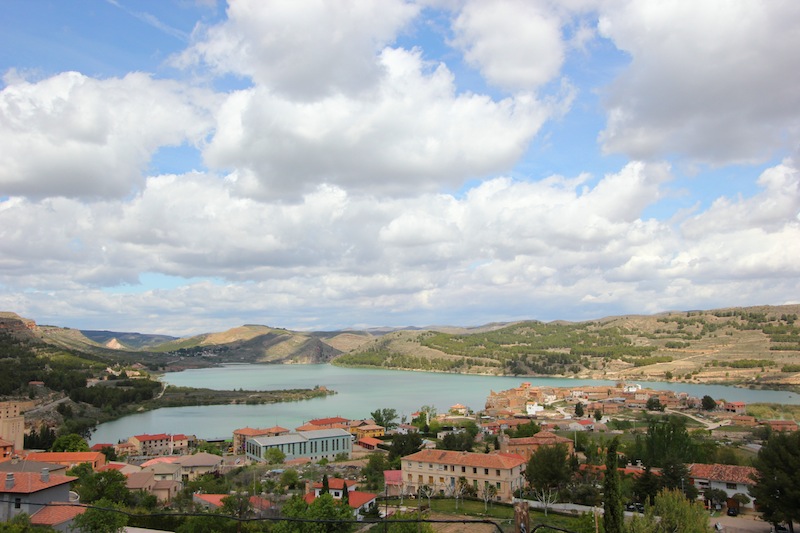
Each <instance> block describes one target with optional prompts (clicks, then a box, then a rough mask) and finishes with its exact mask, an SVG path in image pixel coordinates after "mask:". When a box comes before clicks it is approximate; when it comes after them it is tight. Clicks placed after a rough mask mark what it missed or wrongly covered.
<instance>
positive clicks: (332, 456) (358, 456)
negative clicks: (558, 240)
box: [0, 383, 797, 530]
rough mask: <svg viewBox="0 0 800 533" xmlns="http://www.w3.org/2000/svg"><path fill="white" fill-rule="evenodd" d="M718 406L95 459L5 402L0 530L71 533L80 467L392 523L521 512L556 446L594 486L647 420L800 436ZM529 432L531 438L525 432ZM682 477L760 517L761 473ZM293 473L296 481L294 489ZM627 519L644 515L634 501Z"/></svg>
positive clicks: (330, 430)
mask: <svg viewBox="0 0 800 533" xmlns="http://www.w3.org/2000/svg"><path fill="white" fill-rule="evenodd" d="M709 400H710V398H708V397H704V398H694V397H690V396H688V395H686V394H682V393H674V392H672V391H663V390H661V391H659V390H652V389H648V388H642V387H641V386H639V385H636V384H624V383H620V384H618V385H617V386H612V387H609V386H594V387H580V388H547V387H534V386H531V384H530V383H522V384H521V385H520V386H519V387H516V388H513V389H509V390H505V391H501V392H494V391H492V392H491V393H490V395H489V396H488V398H487V399H486V403H485V405H484V406H483V408H481V409H478V410H475V409H472V408H470V407H468V406H465V405H462V404H459V403H456V404H454V405H452V406H451V407H450V408H449V409H448V411H447V412H446V413H436V411H435V409H433V408H431V407H430V406H425V407H423V408H422V409H421V410H420V411H419V412H416V413H413V414H412V420H411V421H410V422H407V421H406V420H401V421H398V420H397V415H396V413H395V412H394V410H393V409H387V408H384V409H382V410H381V409H378V410H377V411H374V412H373V413H372V415H378V416H375V417H373V418H365V419H359V420H351V419H347V418H343V417H339V416H330V417H326V418H318V419H313V420H309V421H307V422H306V423H305V424H303V425H301V426H299V427H296V428H292V429H290V428H283V427H279V426H273V427H268V428H251V427H244V428H239V429H237V430H235V431H234V432H233V434H232V435H231V438H230V439H229V440H228V439H226V440H221V441H203V440H199V439H197V438H196V437H195V436H193V435H184V434H169V433H159V434H139V435H133V436H130V437H129V438H128V439H126V440H123V441H121V442H117V443H98V444H95V445H94V446H92V447H91V449H88V446H87V450H86V451H38V450H25V449H24V447H23V436H24V433H25V417H24V413H21V412H20V408H19V404H17V403H15V402H3V403H2V404H0V452H1V453H2V462H0V471H2V472H4V477H5V484H4V487H3V488H2V489H0V490H2V491H3V492H4V494H3V495H2V496H3V498H5V499H6V500H9V501H12V502H14V505H13V506H11V507H9V508H6V507H3V508H2V510H1V511H0V519H2V520H9V519H11V518H13V516H14V515H16V514H18V513H27V514H29V515H30V516H31V521H32V523H35V524H42V525H49V526H51V527H55V528H56V529H60V530H67V529H66V528H67V527H68V526H69V525H70V523H71V520H72V519H73V518H74V517H75V516H77V515H78V514H80V513H81V512H82V511H84V510H85V508H83V507H80V506H73V507H67V508H62V507H52V506H48V505H43V504H48V503H58V502H61V503H69V502H73V503H77V502H78V501H79V499H80V497H79V495H78V494H77V493H76V492H75V491H73V490H72V484H73V483H74V482H76V480H78V477H76V476H75V475H73V474H74V473H75V470H74V469H76V467H79V466H81V465H84V466H83V468H84V469H86V470H87V471H89V472H91V473H94V474H97V473H102V472H108V471H115V472H118V473H120V474H121V475H122V476H124V483H125V487H126V488H127V489H128V490H129V491H132V492H136V493H139V494H146V495H150V496H151V497H152V498H153V499H154V500H155V501H156V502H157V504H158V505H159V506H162V507H166V508H169V507H170V506H171V505H174V503H175V501H176V500H177V499H178V498H179V497H180V495H181V493H182V492H185V489H186V488H187V487H190V486H197V483H198V481H199V480H202V479H205V478H206V477H212V478H213V477H218V476H224V475H230V474H231V473H232V472H234V471H241V470H242V469H245V468H252V469H253V472H254V473H257V475H258V476H259V480H258V481H259V483H258V485H259V486H261V487H262V488H267V487H268V488H270V489H271V490H261V491H260V492H259V493H254V494H251V495H250V505H251V508H252V512H253V513H255V514H258V515H261V516H272V517H276V516H280V512H281V511H280V509H281V505H282V503H284V502H286V501H287V498H288V497H289V496H290V495H291V494H301V495H302V496H303V498H304V499H305V501H306V502H307V503H311V502H313V501H314V500H315V499H316V498H318V497H319V496H320V493H321V491H323V492H329V493H330V494H331V495H332V496H333V498H334V499H339V500H342V499H344V500H345V501H346V503H347V504H348V505H349V507H350V508H351V509H352V513H353V517H354V518H356V519H358V520H363V519H364V518H366V517H380V516H385V515H386V514H389V513H390V511H391V510H390V509H389V507H388V506H382V505H381V504H380V502H381V501H385V500H386V499H387V498H395V499H397V498H399V502H400V503H398V506H397V507H393V509H394V510H396V509H398V508H399V505H401V503H402V502H403V500H404V498H405V499H406V500H405V501H406V502H408V499H407V498H409V497H411V498H414V499H416V500H417V502H419V501H420V500H421V499H423V498H424V497H427V498H428V499H430V498H431V497H442V498H456V499H458V498H459V497H470V496H471V497H474V498H477V499H483V500H484V501H485V502H487V503H488V502H489V501H491V502H492V503H494V502H500V503H506V504H508V503H512V502H514V501H518V500H519V499H520V498H522V497H523V495H525V493H526V489H529V488H530V484H529V481H528V479H527V478H526V475H527V474H526V469H528V465H529V463H530V462H531V459H532V458H535V457H536V454H537V452H538V451H539V450H541V449H543V448H547V447H555V446H561V447H563V448H564V449H565V451H566V453H567V455H568V456H571V457H576V461H578V462H579V463H580V467H579V469H578V471H577V472H576V474H575V475H583V476H584V479H591V478H590V477H589V478H587V477H586V476H587V474H589V473H594V474H597V473H598V472H600V473H601V474H602V465H598V464H591V461H590V460H589V459H590V458H589V457H588V455H589V453H588V452H589V450H590V448H591V447H588V448H587V442H592V443H593V444H592V445H593V446H597V445H598V443H602V442H604V441H607V440H608V439H610V438H612V437H613V436H615V435H626V434H627V435H631V434H636V433H639V434H641V432H643V431H645V430H646V428H647V424H646V422H644V420H645V418H642V416H643V415H647V413H650V414H657V415H658V414H661V413H665V414H672V415H674V416H680V417H683V418H685V419H686V420H687V421H688V422H690V423H691V424H692V427H694V428H697V429H699V430H701V431H703V432H705V433H706V434H707V435H708V436H709V438H711V439H714V440H716V441H717V442H719V443H725V445H726V446H730V447H735V448H737V449H738V450H741V451H742V452H744V453H745V454H750V455H751V456H754V455H755V453H756V452H757V451H758V449H759V446H760V444H759V442H760V439H759V438H758V436H759V432H760V431H761V432H764V431H766V432H794V431H797V424H796V422H795V421H793V420H758V419H756V418H755V417H753V416H750V415H747V414H746V412H747V405H745V404H744V403H743V402H735V401H734V402H726V401H717V400H713V401H712V402H709ZM375 418H379V420H375ZM637 420H638V421H640V423H639V425H638V427H637V425H636V424H637ZM381 424H383V425H381ZM530 428H535V430H532V431H527V432H524V433H523V430H525V429H530ZM620 428H623V429H620ZM519 435H524V436H519ZM409 436H413V437H414V439H415V440H411V439H410V438H409ZM590 436H591V437H590ZM590 438H591V439H593V440H588V439H590ZM448 440H449V443H450V444H452V442H454V441H457V440H460V441H461V442H463V441H466V442H467V445H466V446H464V445H459V446H457V447H456V448H457V449H446V448H453V446H452V445H447V443H448ZM403 442H414V443H417V444H412V448H410V449H407V450H406V451H408V453H403V454H402V455H400V456H399V457H395V459H396V460H395V461H394V466H393V467H390V463H389V461H384V460H383V459H380V461H373V460H372V459H371V457H372V456H377V457H385V456H387V455H388V457H390V458H391V457H392V452H393V451H395V452H396V451H397V449H398V443H403ZM443 444H444V445H443ZM84 445H85V442H84ZM395 455H397V454H396V453H395ZM739 462H740V463H745V461H739ZM371 464H380V465H386V469H385V470H383V471H382V479H380V480H378V481H377V482H376V481H375V480H374V479H372V480H370V482H369V483H367V482H366V474H365V472H366V470H367V469H368V465H371ZM686 466H687V471H688V479H686V480H685V483H688V484H691V485H692V486H694V487H695V488H696V489H697V490H696V494H697V498H699V499H700V501H702V502H703V503H704V505H705V506H706V507H707V508H708V509H709V510H710V512H714V511H715V510H717V511H720V512H722V511H725V510H727V513H728V515H731V516H735V515H739V514H740V513H742V514H744V515H748V514H749V515H757V512H756V505H755V502H754V498H753V497H752V496H751V494H750V489H751V487H752V486H753V484H754V483H755V474H756V471H755V469H754V468H753V467H752V466H748V465H746V464H721V463H692V464H688V465H686ZM654 470H655V472H656V473H657V472H658V469H654ZM622 471H623V473H624V474H625V475H626V476H629V477H632V478H635V477H637V476H640V475H642V474H643V473H644V471H645V467H644V466H643V465H642V464H641V462H638V463H629V464H625V465H623V467H622ZM287 472H293V473H294V474H293V475H290V476H288V481H287V475H286V474H287ZM254 476H255V474H254ZM314 476H323V477H324V479H323V477H319V478H315V477H314ZM254 484H255V477H254ZM710 490H716V491H717V494H720V493H719V491H722V493H723V494H724V498H717V497H713V498H712V497H709V494H711V492H709V491H710ZM228 496H229V494H228V493H209V492H207V491H205V490H202V489H200V490H196V491H194V492H192V494H191V502H192V504H193V506H194V507H195V508H200V509H206V510H210V511H214V510H219V509H220V508H221V507H222V505H223V503H222V500H223V499H224V498H226V497H228ZM530 503H531V505H532V506H535V505H536V503H535V502H533V501H531V502H530ZM67 509H68V510H67ZM630 509H631V510H636V509H641V508H640V507H638V506H634V503H633V502H632V503H631V504H630Z"/></svg>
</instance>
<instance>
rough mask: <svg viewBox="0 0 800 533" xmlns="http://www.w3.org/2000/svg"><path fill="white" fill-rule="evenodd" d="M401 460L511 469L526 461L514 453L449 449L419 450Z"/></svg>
mask: <svg viewBox="0 0 800 533" xmlns="http://www.w3.org/2000/svg"><path fill="white" fill-rule="evenodd" d="M402 460H403V461H418V462H421V463H438V464H454V465H460V466H471V467H478V468H500V469H511V468H514V467H517V466H520V465H522V464H525V462H526V461H525V458H524V457H522V456H521V455H517V454H515V453H472V452H454V451H449V450H421V451H419V452H417V453H412V454H411V455H406V456H405V457H403V458H402Z"/></svg>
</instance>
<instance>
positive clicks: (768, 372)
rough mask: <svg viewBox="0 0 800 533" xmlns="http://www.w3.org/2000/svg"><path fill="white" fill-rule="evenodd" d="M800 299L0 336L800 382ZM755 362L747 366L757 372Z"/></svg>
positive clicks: (233, 358)
mask: <svg viewBox="0 0 800 533" xmlns="http://www.w3.org/2000/svg"><path fill="white" fill-rule="evenodd" d="M798 314H800V305H785V306H753V307H746V308H724V309H717V310H711V311H670V312H664V313H659V314H656V315H624V316H615V317H606V318H602V319H598V320H593V321H586V322H568V321H563V320H558V321H552V322H548V323H544V322H540V321H518V322H508V323H502V322H493V323H489V324H486V325H483V326H477V327H458V326H429V327H407V328H370V329H365V330H342V331H317V332H298V331H291V330H287V329H283V328H273V327H269V326H263V325H257V324H246V325H242V326H237V327H234V328H231V329H228V330H225V331H221V332H212V333H204V334H201V335H194V336H190V337H183V338H179V337H173V336H169V335H153V334H142V333H131V332H119V331H105V330H102V331H101V330H76V329H71V328H61V327H57V326H38V325H36V323H35V322H34V321H33V320H30V319H26V318H22V317H20V316H19V315H17V314H15V313H2V312H0V333H2V332H5V333H10V334H12V335H14V336H18V337H20V338H26V339H30V340H33V341H36V342H37V343H43V344H45V345H48V346H51V347H55V348H58V349H62V350H66V351H68V352H70V353H72V354H77V355H78V356H81V355H80V354H86V357H87V358H88V359H90V360H92V361H96V362H97V361H106V362H107V364H111V363H114V362H120V363H125V364H128V363H133V362H141V363H143V364H145V365H147V366H149V367H150V368H152V369H162V370H177V369H181V368H191V367H201V366H213V365H217V364H222V363H273V364H313V363H328V362H333V363H335V364H338V365H342V366H366V367H380V368H395V369H406V370H429V371H430V370H433V371H444V372H459V373H472V374H504V375H521V376H526V375H527V376H538V375H548V376H569V377H579V378H595V379H643V380H647V379H666V380H671V379H680V380H684V381H702V382H731V381H737V382H747V383H751V384H754V385H755V384H757V383H767V382H769V383H770V384H771V386H798V385H800V321H798V319H797V315H798ZM754 369H755V370H754Z"/></svg>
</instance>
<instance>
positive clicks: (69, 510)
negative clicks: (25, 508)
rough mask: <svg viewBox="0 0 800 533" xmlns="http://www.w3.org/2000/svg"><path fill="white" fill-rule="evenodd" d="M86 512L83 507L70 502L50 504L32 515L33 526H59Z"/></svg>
mask: <svg viewBox="0 0 800 533" xmlns="http://www.w3.org/2000/svg"><path fill="white" fill-rule="evenodd" d="M85 512H86V507H83V506H82V505H72V504H70V503H68V502H50V503H49V504H47V505H46V506H45V507H42V508H41V509H39V510H38V511H36V512H35V513H33V514H32V515H31V524H33V525H37V526H57V525H59V524H63V523H64V522H68V521H69V520H72V519H73V518H75V517H76V516H78V515H79V514H83V513H85Z"/></svg>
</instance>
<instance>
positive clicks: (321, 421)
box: [308, 416, 350, 426]
mask: <svg viewBox="0 0 800 533" xmlns="http://www.w3.org/2000/svg"><path fill="white" fill-rule="evenodd" d="M348 422H350V421H349V420H348V419H346V418H342V417H341V416H332V417H330V418H317V419H314V420H309V421H308V423H309V424H311V425H314V426H329V425H331V424H347V423H348Z"/></svg>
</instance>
